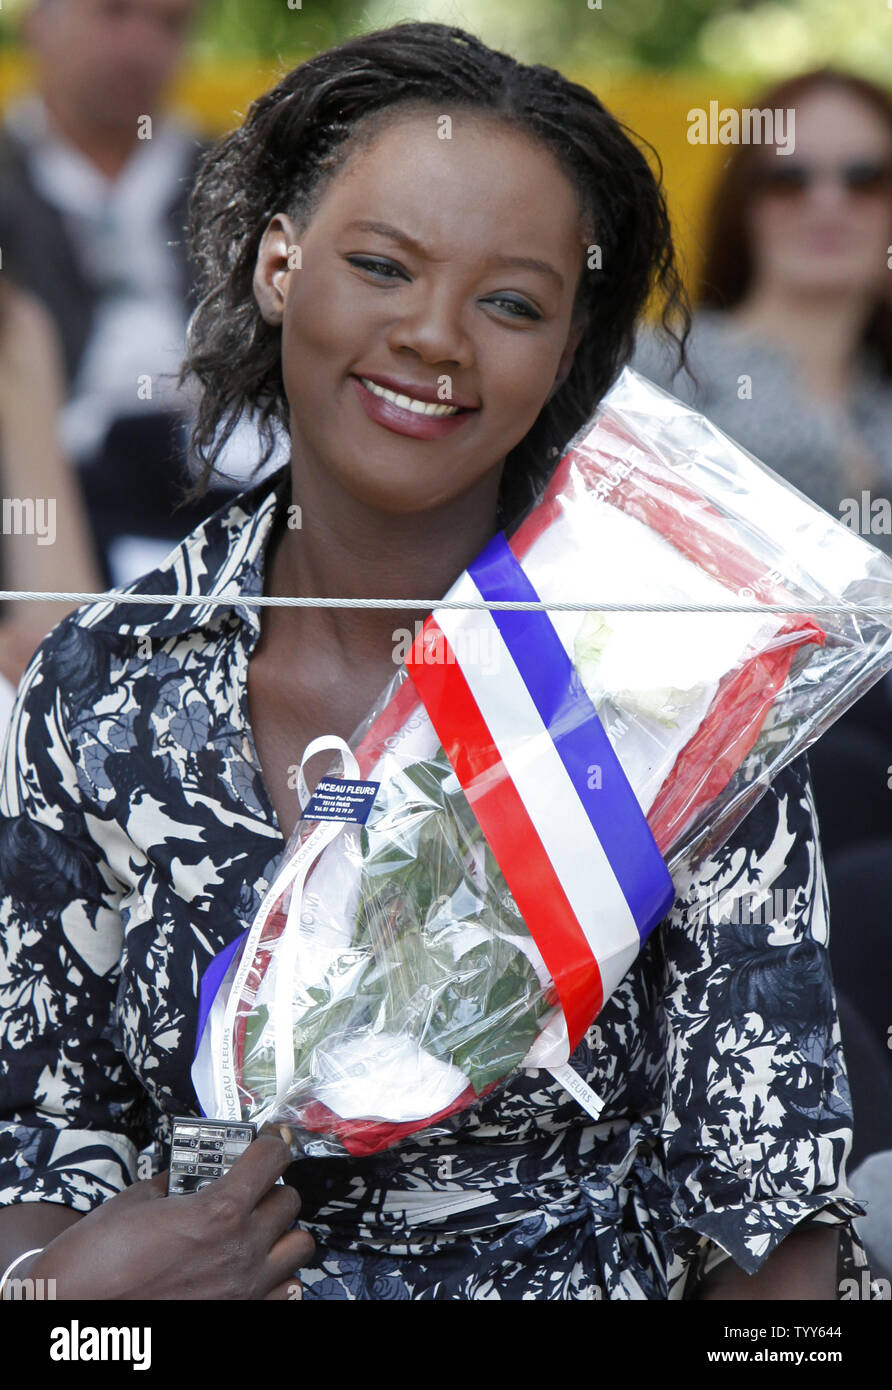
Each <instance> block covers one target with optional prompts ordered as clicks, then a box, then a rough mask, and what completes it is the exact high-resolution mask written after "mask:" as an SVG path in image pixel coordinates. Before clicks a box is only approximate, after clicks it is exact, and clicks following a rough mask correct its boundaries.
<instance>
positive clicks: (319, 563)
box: [265, 465, 500, 670]
mask: <svg viewBox="0 0 892 1390" xmlns="http://www.w3.org/2000/svg"><path fill="white" fill-rule="evenodd" d="M499 472H500V470H495V473H493V472H491V473H489V474H488V475H487V476H486V477H484V478H483V479H481V480H480V482H479V483H478V484H477V485H476V487H474V488H472V489H471V490H470V491H469V492H468V493H466V494H465V495H464V496H462V497H458V498H454V499H451V500H450V501H449V502H448V503H446V504H444V505H443V506H442V507H439V508H436V509H434V510H431V511H427V512H424V513H415V514H407V515H399V514H392V513H384V512H380V511H376V510H373V509H371V508H369V507H367V506H365V505H364V504H363V503H361V502H359V501H357V500H356V499H355V498H353V497H351V496H350V495H349V494H347V493H345V492H344V491H343V489H339V488H336V486H335V485H334V484H333V483H332V481H331V480H330V479H319V478H318V476H317V475H313V476H311V475H308V474H307V473H306V472H305V471H304V470H302V469H301V468H300V467H299V466H295V465H292V498H293V499H294V501H296V502H298V503H299V507H300V511H299V513H298V512H296V511H295V510H294V509H292V512H291V514H290V517H291V519H292V521H296V520H298V519H299V521H300V526H299V527H295V528H294V529H292V527H291V525H289V524H287V523H286V524H283V525H281V526H280V528H279V530H278V532H277V535H276V536H275V538H274V539H273V541H272V544H271V555H270V560H269V563H268V572H267V583H266V592H267V593H269V594H273V595H280V596H281V595H303V596H308V597H314V598H390V599H393V600H395V603H394V607H393V608H386V609H348V608H303V609H267V610H265V613H266V615H267V616H268V618H269V619H270V621H269V623H268V624H267V626H268V628H269V629H270V637H271V638H275V639H276V640H278V638H280V637H281V638H282V639H286V638H287V640H288V641H289V642H291V641H297V640H298V639H299V642H300V645H301V649H303V650H316V651H319V650H324V651H325V652H326V654H327V655H328V658H329V660H334V661H336V662H337V663H338V664H339V665H340V666H341V667H342V668H343V669H344V670H348V669H349V668H350V667H351V666H355V665H359V666H361V665H363V664H364V663H369V664H372V665H374V664H380V663H386V662H387V661H390V660H392V656H393V649H394V642H395V640H396V639H395V638H394V636H393V634H394V631H395V630H396V629H397V628H408V629H409V630H410V631H413V632H414V624H415V622H416V621H422V620H423V619H424V618H425V617H426V612H425V611H424V610H422V609H415V610H412V609H407V608H403V607H400V604H399V600H400V599H407V598H423V599H430V600H435V599H438V598H442V597H443V595H444V594H445V593H446V591H447V590H448V589H449V588H450V587H451V585H452V584H453V583H454V582H455V580H456V579H457V578H458V576H459V574H461V572H462V570H464V569H465V568H467V566H468V564H469V563H470V562H471V560H473V558H474V556H475V555H477V554H478V552H479V551H480V550H482V549H483V547H484V546H485V545H486V543H487V541H488V540H489V539H490V538H491V537H492V536H493V535H494V534H495V532H496V530H497V529H498V525H497V521H496V514H497V507H498V489H499V476H498V475H499ZM308 643H309V644H312V645H310V646H307V645H306V644H308Z"/></svg>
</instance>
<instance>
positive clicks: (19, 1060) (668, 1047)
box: [0, 470, 865, 1299]
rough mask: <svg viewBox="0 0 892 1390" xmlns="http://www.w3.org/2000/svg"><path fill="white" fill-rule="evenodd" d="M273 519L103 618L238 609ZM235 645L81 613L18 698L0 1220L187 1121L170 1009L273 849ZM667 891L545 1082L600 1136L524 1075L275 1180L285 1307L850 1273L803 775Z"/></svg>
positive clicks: (188, 1018)
mask: <svg viewBox="0 0 892 1390" xmlns="http://www.w3.org/2000/svg"><path fill="white" fill-rule="evenodd" d="M289 501H290V479H289V475H288V472H287V470H283V471H282V472H281V473H280V474H277V475H275V476H274V478H273V479H270V480H267V481H266V482H265V483H262V484H260V485H258V486H257V487H256V488H254V489H253V490H252V491H250V492H248V493H246V494H244V495H243V496H242V497H241V498H239V499H236V500H235V501H232V502H229V503H227V504H226V505H225V506H224V507H223V508H221V509H220V511H219V512H217V513H216V514H215V516H213V517H212V518H211V519H210V520H209V521H208V522H207V523H205V525H204V526H203V527H201V528H199V529H198V530H196V531H195V532H193V534H192V535H191V536H190V537H189V538H188V539H187V540H186V541H185V542H184V543H183V544H182V545H181V546H179V547H178V548H177V549H176V550H175V551H173V552H172V555H171V557H170V558H169V559H168V561H167V562H165V564H164V565H162V566H161V567H160V569H159V570H157V571H154V572H153V573H152V574H150V575H148V576H145V577H144V578H142V579H141V580H139V581H138V582H137V584H136V585H134V586H132V588H133V589H134V590H136V591H142V592H145V593H155V592H163V593H176V592H202V593H209V594H210V593H213V594H217V593H221V592H223V591H224V590H226V591H229V592H236V591H241V592H245V593H249V594H250V593H261V592H262V588H263V564H264V554H265V548H266V542H267V540H268V538H269V534H270V528H271V525H272V522H273V519H274V516H275V515H276V512H277V509H281V508H284V507H286V506H287V504H288V502H289ZM259 633H260V627H259V619H258V615H257V611H256V610H253V609H251V608H248V607H247V606H246V605H244V604H238V603H235V604H234V606H232V607H226V606H223V607H215V606H211V605H207V606H204V607H200V608H185V607H182V608H170V607H164V608H161V607H145V606H141V605H136V604H131V605H127V604H119V605H109V604H96V605H93V606H90V607H86V608H82V609H80V610H78V612H77V613H76V614H73V615H72V616H70V617H69V618H67V619H65V621H63V622H62V623H60V624H59V626H58V627H56V628H55V629H54V631H53V632H52V633H51V634H50V636H49V637H48V638H47V639H46V640H45V641H44V643H43V645H42V646H41V648H40V649H39V651H38V653H37V655H36V656H35V658H34V660H33V661H32V663H31V665H30V667H29V669H28V671H27V672H26V675H25V677H24V678H23V681H22V684H21V687H20V690H19V694H18V698H17V702H16V707H15V711H14V714H13V718H12V722H11V725H10V729H9V733H8V737H7V742H6V745H5V753H4V757H3V772H2V785H0V926H2V932H0V1204H4V1205H5V1204H9V1203H14V1202H27V1201H48V1202H59V1203H61V1204H63V1205H67V1206H70V1207H73V1208H74V1209H76V1210H78V1211H83V1212H86V1211H89V1210H90V1209H91V1208H93V1207H95V1206H96V1205H98V1204H99V1203H100V1202H102V1201H103V1200H105V1199H106V1198H107V1197H109V1196H111V1195H112V1194H114V1193H115V1192H117V1191H119V1190H120V1189H121V1188H123V1187H124V1186H125V1185H126V1184H128V1183H130V1182H132V1181H134V1180H135V1179H136V1178H137V1177H144V1176H148V1173H147V1171H146V1155H147V1154H148V1153H149V1152H151V1146H152V1145H153V1144H154V1146H155V1151H156V1161H157V1162H160V1161H161V1160H162V1159H164V1154H163V1144H164V1141H165V1139H166V1137H167V1135H168V1133H169V1117H170V1116H171V1115H174V1114H180V1113H184V1114H185V1113H197V1105H196V1101H195V1097H194V1093H193V1091H192V1086H191V1082H190V1074H189V1072H190V1065H191V1061H192V1056H193V1050H194V1045H195V1028H196V1018H197V1003H196V1001H197V991H198V982H199V979H200V977H201V975H202V972H203V971H204V969H205V967H206V966H207V964H208V963H209V961H210V959H211V957H212V956H213V955H214V954H216V953H217V952H218V951H219V950H221V949H222V948H223V947H224V946H225V945H226V944H227V943H228V942H230V941H232V940H233V939H234V938H235V937H236V936H237V935H239V934H240V933H241V932H243V931H244V929H245V927H246V926H247V925H249V923H250V921H251V919H252V916H253V914H254V912H255V910H256V909H257V907H258V906H259V903H260V900H261V897H262V895H263V893H264V891H265V889H266V888H267V885H268V884H269V882H270V880H271V877H272V875H273V872H274V870H275V867H276V863H277V860H278V859H279V856H280V855H281V853H282V851H283V849H284V840H283V837H282V834H281V831H280V829H279V825H278V822H277V819H276V815H275V811H274V809H273V807H272V804H271V802H270V798H269V795H268V793H267V790H266V788H265V786H264V783H263V779H262V775H261V771H260V766H259V762H258V759H257V754H256V750H255V747H254V742H253V738H252V735H251V728H250V722H249V717H248V702H247V672H248V661H249V658H250V655H251V651H252V649H253V647H254V645H255V643H256V641H257V639H258V637H259ZM301 752H302V750H300V749H295V762H298V761H299V759H300V754H301ZM676 886H677V888H678V889H679V897H678V899H677V901H676V903H675V906H674V908H673V910H672V912H671V913H670V915H669V916H668V917H667V918H666V920H665V921H664V922H663V923H662V924H661V926H660V927H659V928H658V929H657V931H655V932H654V934H653V935H652V937H651V938H650V940H649V942H648V944H647V945H646V947H645V949H644V950H643V951H642V953H641V955H640V956H639V958H638V960H637V961H636V963H635V965H634V966H633V968H632V969H631V970H630V971H629V973H628V975H627V976H626V978H625V980H624V981H623V983H622V985H621V987H620V988H619V989H618V990H617V991H616V993H615V994H614V995H613V997H612V998H611V999H610V1001H609V1003H608V1004H607V1005H606V1007H605V1008H604V1010H603V1012H602V1013H601V1015H600V1017H599V1018H598V1020H597V1021H596V1023H595V1024H594V1026H593V1027H592V1028H591V1029H590V1031H589V1033H588V1034H587V1036H586V1038H585V1040H584V1041H583V1043H582V1044H581V1046H580V1047H579V1048H578V1050H577V1051H576V1053H575V1054H574V1058H573V1064H574V1066H575V1067H576V1068H577V1070H578V1071H580V1072H581V1073H582V1074H583V1075H584V1076H585V1077H586V1079H587V1080H588V1081H589V1083H590V1085H591V1086H592V1087H593V1088H594V1089H595V1091H597V1092H598V1094H599V1095H600V1096H601V1097H602V1098H603V1099H604V1101H605V1108H604V1112H603V1116H602V1118H601V1120H600V1122H599V1123H597V1124H596V1123H594V1122H593V1121H592V1120H591V1119H590V1118H589V1116H588V1115H587V1114H586V1113H585V1112H584V1111H582V1110H581V1109H580V1108H579V1106H578V1104H577V1103H576V1102H575V1101H574V1100H573V1099H572V1098H571V1097H570V1096H569V1095H568V1094H567V1093H566V1092H565V1091H564V1090H562V1089H561V1087H560V1086H558V1085H557V1083H555V1082H553V1081H552V1080H551V1078H550V1077H549V1076H548V1074H547V1073H542V1072H526V1073H521V1074H520V1075H518V1076H517V1077H516V1078H515V1079H514V1080H513V1081H512V1082H511V1083H510V1084H509V1085H507V1086H506V1087H505V1089H504V1090H502V1092H501V1093H499V1094H497V1095H496V1096H495V1097H494V1098H490V1099H489V1100H488V1101H487V1102H486V1103H485V1104H484V1105H483V1106H482V1107H481V1108H480V1109H479V1110H478V1111H477V1112H476V1113H474V1114H472V1115H470V1116H469V1117H467V1118H466V1120H465V1121H464V1123H462V1124H461V1126H460V1127H459V1128H457V1129H456V1131H455V1133H453V1134H452V1135H450V1136H449V1137H448V1138H445V1139H444V1138H432V1137H430V1136H428V1137H427V1138H425V1137H424V1136H413V1138H412V1140H411V1141H410V1143H409V1144H407V1145H406V1147H403V1148H400V1149H397V1150H391V1151H388V1152H386V1153H383V1154H379V1155H376V1156H374V1157H372V1158H368V1159H344V1160H334V1161H329V1160H321V1159H315V1160H307V1159H305V1160H302V1161H301V1162H299V1163H298V1164H296V1165H295V1166H294V1167H293V1168H292V1169H291V1170H290V1174H289V1177H290V1178H291V1179H292V1180H293V1181H294V1183H295V1185H296V1186H297V1187H298V1188H299V1189H300V1191H301V1193H302V1195H303V1198H304V1207H303V1212H302V1217H301V1219H302V1220H304V1221H305V1222H306V1224H307V1225H308V1227H309V1228H310V1229H311V1230H312V1231H313V1234H314V1235H315V1236H316V1238H317V1256H316V1258H315V1260H314V1262H313V1264H312V1266H311V1267H310V1268H307V1269H304V1270H303V1271H301V1280H302V1283H303V1285H304V1298H306V1299H314V1298H315V1299H343V1298H374V1299H378V1298H398V1299H399V1298H403V1299H428V1298H437V1299H443V1298H453V1299H472V1298H473V1299H476V1298H481V1299H482V1298H503V1299H577V1298H578V1299H598V1298H605V1299H678V1298H684V1297H688V1296H690V1294H691V1293H692V1291H693V1289H694V1287H695V1283H696V1280H697V1278H698V1277H699V1276H700V1275H702V1273H703V1272H704V1270H708V1269H709V1268H711V1267H712V1265H713V1263H714V1262H715V1261H716V1260H718V1259H720V1258H724V1257H727V1256H730V1257H731V1258H732V1259H733V1260H735V1261H736V1262H737V1264H738V1265H740V1266H741V1267H742V1268H743V1269H745V1270H747V1271H750V1272H752V1271H754V1270H756V1269H758V1268H759V1266H760V1265H761V1264H762V1262H763V1261H764V1260H765V1259H766V1258H767V1257H768V1256H769V1255H770V1254H771V1252H772V1251H773V1250H774V1249H775V1248H776V1247H777V1245H778V1243H779V1242H780V1241H781V1240H783V1238H784V1236H786V1235H787V1234H788V1233H789V1232H790V1231H791V1230H793V1229H794V1228H795V1227H798V1226H800V1225H802V1224H803V1223H805V1222H813V1221H814V1222H825V1223H831V1224H835V1225H838V1226H839V1227H840V1228H841V1234H842V1239H841V1242H840V1244H841V1247H842V1251H843V1268H842V1270H841V1274H845V1273H849V1272H852V1271H854V1269H855V1268H856V1267H857V1268H859V1269H860V1268H861V1267H863V1266H864V1264H865V1257H864V1254H863V1251H862V1250H861V1247H860V1245H859V1244H858V1242H857V1240H856V1238H855V1237H854V1236H853V1234H852V1229H851V1218H852V1216H853V1215H858V1214H859V1213H860V1212H861V1210H862V1208H861V1207H860V1206H859V1205H858V1204H857V1203H856V1202H855V1201H854V1199H853V1198H852V1196H851V1193H850V1191H849V1188H848V1187H847V1185H846V1181H845V1160H846V1155H847V1153H848V1150H849V1147H850V1143H851V1130H852V1115H851V1104H850V1099H849V1089H848V1084H847V1080H846V1073H845V1067H844V1062H843V1056H842V1052H841V1047H840V1037H839V1025H838V1022H837V1018H836V1010H835V1003H834V997H833V989H832V984H831V978H830V967H829V961H828V953H827V944H826V943H827V914H826V894H825V889H824V876H823V868H822V861H821V856H820V851H819V849H818V847H817V841H816V834H815V826H814V820H813V809H812V803H811V792H810V787H809V782H808V773H807V766H806V763H805V760H804V759H799V760H798V762H796V763H794V764H793V765H792V766H791V767H789V768H788V769H787V770H786V771H785V772H784V773H782V774H781V775H780V776H779V777H778V778H777V780H776V782H775V783H774V785H773V787H772V788H771V789H770V790H769V791H768V792H767V793H766V794H765V796H764V797H763V798H762V800H761V801H760V802H759V804H758V805H757V806H756V808H755V810H754V811H752V812H751V813H750V815H749V816H748V818H747V820H746V821H745V822H744V824H743V825H742V827H741V828H740V829H739V830H738V831H737V832H736V833H735V834H734V836H733V837H732V839H731V840H730V842H729V843H728V844H727V845H726V846H725V848H724V849H722V850H721V852H719V853H717V854H716V855H715V856H714V857H713V858H711V859H709V860H707V861H705V862H704V863H702V864H701V865H700V866H699V867H698V869H697V874H696V878H693V879H691V880H690V881H689V882H686V883H678V882H677V884H676ZM754 889H773V890H774V893H775V895H776V896H777V894H778V892H779V891H780V892H782V893H783V900H784V902H786V903H789V911H788V912H787V916H786V921H785V922H784V923H783V925H782V928H779V927H778V924H777V922H774V921H772V920H768V921H767V922H766V923H765V924H763V925H758V924H746V923H745V922H742V923H738V924H736V925H734V924H729V923H728V922H727V921H725V922H724V923H722V922H713V921H711V920H710V916H709V914H708V913H705V912H704V911H703V905H704V902H705V901H706V899H707V898H710V899H715V898H717V897H719V896H720V897H721V898H722V900H723V901H724V902H725V903H726V904H727V902H728V901H729V900H733V899H734V898H735V895H740V896H741V897H742V896H746V895H750V894H751V893H752V891H753V890H754ZM742 915H743V916H744V917H745V916H746V914H742ZM751 915H752V914H751ZM141 1154H142V1161H140V1155H141ZM164 1161H166V1159H164Z"/></svg>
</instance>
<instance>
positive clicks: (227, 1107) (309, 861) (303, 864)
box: [214, 734, 359, 1120]
mask: <svg viewBox="0 0 892 1390" xmlns="http://www.w3.org/2000/svg"><path fill="white" fill-rule="evenodd" d="M329 750H331V751H335V752H338V753H340V755H341V761H342V763H343V769H344V776H345V777H347V778H348V779H355V778H357V777H358V776H359V763H358V762H357V761H356V758H355V756H354V754H353V751H352V749H351V748H350V746H349V744H347V743H345V741H344V740H343V739H342V738H339V737H338V736H337V735H336V734H325V735H323V736H322V737H321V738H314V739H313V740H312V741H311V742H310V743H308V744H307V746H306V748H305V749H304V755H303V757H302V758H301V761H300V769H299V771H298V778H297V795H298V800H299V802H300V808H301V812H303V811H304V810H305V809H306V806H307V803H308V801H309V799H310V793H309V790H308V788H307V783H306V779H305V777H304V764H305V763H306V762H307V760H308V759H309V758H312V757H314V756H315V754H316V753H322V752H326V751H329ZM342 829H343V825H342V822H340V821H320V822H319V824H318V825H317V826H316V829H315V830H314V831H313V832H312V834H311V835H309V836H308V838H307V839H306V840H305V841H304V843H303V844H302V845H301V847H300V849H299V850H298V851H297V852H296V853H295V854H293V855H290V856H289V858H288V860H287V862H286V863H285V865H284V867H283V868H282V869H281V870H280V871H279V873H278V874H277V875H276V878H275V879H274V880H273V883H272V885H271V887H270V888H269V889H268V890H267V893H266V896H265V898H264V900H263V902H262V903H261V905H260V910H259V912H258V913H257V916H256V918H255V919H254V924H253V926H252V927H251V932H250V935H249V936H248V939H247V941H246V942H245V945H244V949H243V951H242V954H241V959H240V961H239V964H238V968H237V970H236V973H235V976H234V978H233V981H232V987H231V989H230V991H229V995H228V998H227V1000H226V1008H225V1010H224V1013H223V1027H222V1030H221V1031H220V1036H219V1038H218V1039H216V1038H215V1039H214V1043H215V1053H216V1055H215V1057H214V1063H215V1065H214V1071H215V1073H216V1075H217V1076H218V1077H219V1078H220V1104H221V1117H222V1118H223V1119H226V1120H240V1119H241V1106H240V1104H239V1098H238V1084H237V1080H236V1074H235V1051H234V1041H233V1040H234V1035H235V1022H236V1017H237V1014H238V1005H239V1000H240V999H241V995H242V990H243V989H244V987H245V983H246V981H247V979H248V976H249V974H250V973H251V969H252V967H253V965H254V959H255V957H256V955H257V949H258V947H259V945H260V940H261V937H262V936H263V929H264V927H265V926H266V922H267V919H268V917H269V914H270V912H271V911H272V909H273V907H274V906H275V905H276V903H277V902H278V901H279V899H280V898H281V896H282V894H283V893H284V892H285V891H286V889H287V888H288V887H289V885H290V886H291V901H290V903H289V906H288V916H287V918H286V922H285V927H284V929H283V931H282V936H281V938H280V939H279V941H277V943H276V952H277V954H278V960H277V967H276V969H277V974H276V994H275V1009H274V1027H275V1051H276V1091H277V1097H276V1099H277V1101H278V1099H279V1098H280V1097H281V1096H282V1095H283V1093H284V1092H285V1091H287V1089H288V1087H289V1086H290V1084H291V1081H292V1079H293V1077H294V1034H293V1024H292V1013H293V1003H292V988H291V986H292V975H293V972H294V963H295V957H296V951H297V935H298V932H299V930H300V900H301V898H302V896H303V885H304V882H305V880H306V877H307V874H308V873H309V871H310V869H311V867H312V865H313V864H314V862H315V861H316V859H317V858H318V857H319V855H320V854H321V853H322V851H323V850H324V849H325V848H326V846H327V845H329V844H330V843H331V841H332V840H333V839H334V838H335V837H336V836H337V835H338V834H339V833H340V831H341V830H342Z"/></svg>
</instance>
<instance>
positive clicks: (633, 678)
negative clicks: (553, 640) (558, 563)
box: [573, 612, 706, 727]
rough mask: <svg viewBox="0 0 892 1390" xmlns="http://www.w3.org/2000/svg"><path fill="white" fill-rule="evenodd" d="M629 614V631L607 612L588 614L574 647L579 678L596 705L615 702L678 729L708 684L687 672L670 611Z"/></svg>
mask: <svg viewBox="0 0 892 1390" xmlns="http://www.w3.org/2000/svg"><path fill="white" fill-rule="evenodd" d="M624 617H625V622H624V624H623V627H624V628H625V631H623V632H620V633H618V632H617V631H616V629H615V627H614V626H611V624H610V623H609V622H608V621H607V618H606V617H605V615H604V614H603V613H596V612H589V613H586V615H585V617H584V618H583V620H582V623H581V625H580V627H579V630H578V632H577V634H576V640H575V643H574V648H573V664H574V666H575V667H576V670H577V672H578V674H579V679H580V681H581V682H582V685H583V687H584V689H585V692H586V694H587V695H588V697H589V699H590V700H591V701H592V704H593V705H594V706H595V708H597V707H598V706H599V705H600V704H602V703H603V702H604V701H606V700H609V701H610V703H611V704H613V705H615V706H616V707H617V708H618V709H620V710H625V711H626V712H628V713H629V714H631V715H639V716H643V717H645V718H647V719H654V720H656V721H657V722H658V723H660V724H665V725H668V726H673V727H674V726H675V725H676V724H677V723H678V720H679V716H681V715H683V714H684V713H685V711H686V710H688V709H690V708H691V706H693V705H695V704H696V703H697V702H698V701H699V700H700V699H701V698H702V696H703V693H704V690H705V688H706V687H705V685H704V683H703V681H702V680H700V681H698V680H694V679H692V678H691V677H690V675H688V674H687V670H686V666H687V665H688V663H687V662H686V660H685V654H684V652H683V651H680V650H679V649H678V644H677V643H675V644H674V645H673V643H672V629H671V624H669V623H667V621H666V617H665V614H660V613H630V614H627V615H624ZM629 619H632V620H634V621H633V622H629Z"/></svg>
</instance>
